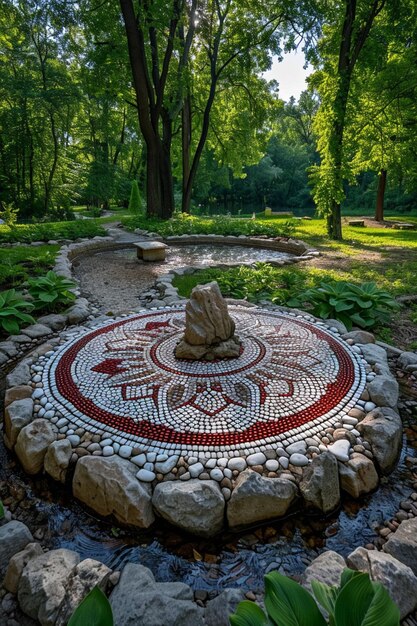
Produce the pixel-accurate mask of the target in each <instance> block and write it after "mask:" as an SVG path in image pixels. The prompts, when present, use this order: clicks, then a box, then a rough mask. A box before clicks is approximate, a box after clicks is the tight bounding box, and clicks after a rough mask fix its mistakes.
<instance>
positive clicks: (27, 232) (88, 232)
mask: <svg viewBox="0 0 417 626" xmlns="http://www.w3.org/2000/svg"><path fill="white" fill-rule="evenodd" d="M106 234H107V233H106V231H105V230H104V228H103V227H102V226H100V224H99V223H98V222H96V221H95V220H76V221H73V222H49V223H48V222H44V223H42V224H16V225H15V226H13V228H9V227H8V226H5V225H1V226H0V243H16V242H21V243H31V242H32V241H49V240H50V239H71V240H73V239H78V238H79V237H95V236H96V235H106Z"/></svg>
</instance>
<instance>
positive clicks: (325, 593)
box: [230, 568, 400, 626]
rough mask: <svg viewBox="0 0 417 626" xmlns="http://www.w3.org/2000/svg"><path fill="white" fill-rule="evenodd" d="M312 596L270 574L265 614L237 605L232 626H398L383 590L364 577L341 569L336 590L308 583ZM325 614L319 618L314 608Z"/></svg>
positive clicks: (396, 611)
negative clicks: (326, 617) (321, 609)
mask: <svg viewBox="0 0 417 626" xmlns="http://www.w3.org/2000/svg"><path fill="white" fill-rule="evenodd" d="M311 586H312V589H313V594H314V598H313V596H312V595H311V594H310V593H309V592H308V591H307V590H306V589H304V588H303V587H301V585H299V584H298V583H297V582H295V581H294V580H291V579H290V578H287V577H286V576H282V575H281V574H279V573H278V572H271V573H270V574H267V575H266V576H265V607H266V611H267V614H265V613H264V611H263V610H262V609H261V608H260V607H259V606H257V605H256V604H254V603H253V602H249V601H248V600H245V601H244V602H241V603H240V604H239V605H238V607H237V611H236V613H235V614H234V615H231V616H230V624H231V625H232V626H327V625H329V626H399V623H400V611H399V609H398V607H397V606H396V604H395V603H394V602H393V601H392V600H391V598H390V596H389V595H388V592H387V591H386V589H385V588H384V587H383V586H382V585H381V584H380V583H375V582H372V581H371V580H370V578H369V576H368V574H364V573H362V572H356V571H353V570H350V569H347V568H346V569H345V570H344V571H343V573H342V577H341V582H340V586H339V587H330V586H328V585H325V584H324V583H321V582H318V581H312V583H311ZM317 603H319V604H320V605H321V607H322V608H323V609H324V610H325V611H326V613H327V614H328V619H325V618H324V617H323V614H322V612H321V611H320V609H319V606H318V604H317Z"/></svg>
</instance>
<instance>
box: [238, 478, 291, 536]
mask: <svg viewBox="0 0 417 626" xmlns="http://www.w3.org/2000/svg"><path fill="white" fill-rule="evenodd" d="M296 495H297V487H296V485H295V484H294V483H292V482H291V481H289V480H285V479H282V478H264V477H263V476H260V475H259V474H257V473H256V472H254V471H253V470H250V469H248V470H245V471H244V472H242V473H241V474H240V475H239V478H238V480H237V481H236V485H235V489H234V491H233V492H232V496H231V498H230V501H229V502H228V506H227V520H228V523H229V526H230V528H237V527H240V526H246V525H249V524H254V523H256V522H259V521H266V520H268V519H273V518H276V517H281V516H283V515H285V513H286V512H287V511H288V509H289V507H290V506H291V504H292V503H293V502H294V500H295V498H296Z"/></svg>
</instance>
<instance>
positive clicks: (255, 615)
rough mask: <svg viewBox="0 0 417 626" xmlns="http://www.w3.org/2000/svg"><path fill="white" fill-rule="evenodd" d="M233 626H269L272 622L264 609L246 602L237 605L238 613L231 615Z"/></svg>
mask: <svg viewBox="0 0 417 626" xmlns="http://www.w3.org/2000/svg"><path fill="white" fill-rule="evenodd" d="M229 620H230V624H231V625H232V626H269V625H270V624H271V622H270V621H269V619H268V618H267V616H266V615H265V613H264V612H263V611H262V609H261V608H260V607H259V606H258V605H257V604H255V603H254V602H250V601H249V600H244V601H243V602H240V603H239V604H238V605H237V609H236V613H234V615H230V617H229Z"/></svg>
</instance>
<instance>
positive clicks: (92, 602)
mask: <svg viewBox="0 0 417 626" xmlns="http://www.w3.org/2000/svg"><path fill="white" fill-rule="evenodd" d="M68 626H113V613H112V610H111V606H110V602H109V601H108V599H107V597H106V596H105V595H104V593H103V592H102V591H101V589H99V587H94V589H92V590H91V591H90V593H89V594H88V595H87V596H86V597H85V598H84V600H83V601H82V602H81V604H79V606H78V607H77V608H76V609H75V611H74V613H73V614H72V616H71V619H70V621H69V622H68Z"/></svg>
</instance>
